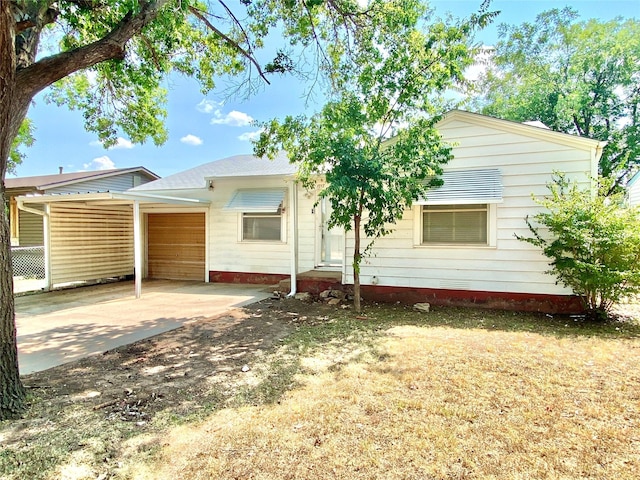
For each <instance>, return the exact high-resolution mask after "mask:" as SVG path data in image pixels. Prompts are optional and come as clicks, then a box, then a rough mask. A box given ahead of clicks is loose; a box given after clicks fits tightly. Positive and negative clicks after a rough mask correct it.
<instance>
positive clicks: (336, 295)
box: [329, 290, 346, 300]
mask: <svg viewBox="0 0 640 480" xmlns="http://www.w3.org/2000/svg"><path fill="white" fill-rule="evenodd" d="M329 296H330V297H333V298H339V299H340V300H343V299H344V297H346V293H344V292H343V291H342V290H331V292H330V293H329Z"/></svg>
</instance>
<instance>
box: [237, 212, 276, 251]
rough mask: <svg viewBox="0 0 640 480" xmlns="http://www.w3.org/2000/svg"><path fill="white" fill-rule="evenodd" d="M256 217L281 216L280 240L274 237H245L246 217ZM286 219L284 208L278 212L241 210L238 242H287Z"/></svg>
mask: <svg viewBox="0 0 640 480" xmlns="http://www.w3.org/2000/svg"><path fill="white" fill-rule="evenodd" d="M256 217H262V218H265V217H271V218H275V217H278V218H280V238H279V239H278V240H273V239H260V238H256V239H253V238H244V219H245V218H256ZM286 225H287V222H286V219H285V214H284V209H279V210H278V211H277V212H273V213H270V212H251V211H247V212H239V213H238V242H241V243H270V244H274V243H286V235H287V232H286Z"/></svg>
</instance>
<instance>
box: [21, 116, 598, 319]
mask: <svg viewBox="0 0 640 480" xmlns="http://www.w3.org/2000/svg"><path fill="white" fill-rule="evenodd" d="M438 128H439V130H440V132H441V134H442V136H443V138H444V140H446V141H448V142H450V143H452V144H453V145H454V147H453V154H454V159H453V160H452V161H451V162H450V163H449V164H448V165H447V167H446V169H445V173H444V176H443V178H444V185H443V186H442V187H440V188H438V189H435V190H433V191H432V192H431V193H430V194H429V195H427V198H423V199H420V201H418V202H416V203H415V204H414V205H412V206H411V207H410V208H408V209H407V210H406V212H405V215H404V217H403V219H402V220H400V221H399V222H398V223H397V224H396V226H395V228H394V230H393V232H392V233H391V234H390V235H388V236H386V237H384V238H381V239H378V240H377V241H376V243H375V246H374V247H373V250H372V254H371V256H369V257H367V258H366V259H365V261H364V262H363V265H362V267H361V273H360V278H361V282H362V294H363V296H364V297H365V298H371V299H378V300H394V301H395V300H401V301H426V302H431V303H446V304H475V305H482V306H487V307H496V308H507V309H527V310H538V311H545V312H550V313H553V312H570V311H576V310H579V309H580V302H578V299H577V297H575V296H574V295H573V292H571V291H569V290H567V289H566V288H564V287H562V286H560V285H557V284H556V281H555V278H554V277H552V276H550V275H548V274H547V273H545V272H546V271H547V270H548V268H549V266H548V260H547V259H546V258H545V257H544V256H543V255H542V254H541V252H540V250H539V249H537V248H535V247H533V246H532V245H530V244H528V243H525V242H522V241H519V240H517V239H516V238H515V234H519V235H527V234H528V228H527V225H526V223H525V217H526V216H527V215H534V214H535V213H536V212H538V211H540V208H541V207H540V206H539V205H537V204H536V203H535V202H534V201H533V198H532V195H536V196H542V195H545V194H546V193H547V188H546V185H547V183H548V182H549V181H550V180H551V179H552V175H553V173H554V172H555V171H562V172H564V173H566V174H567V176H568V177H569V178H571V179H575V180H577V181H578V182H579V183H580V184H582V185H584V186H585V187H586V188H590V187H591V185H592V183H591V178H594V177H595V176H596V174H597V165H598V160H599V157H600V155H601V153H602V148H603V146H604V144H603V143H602V142H598V141H594V140H591V139H586V138H580V137H575V136H572V135H567V134H562V133H557V132H553V131H551V130H549V129H546V128H542V127H541V126H535V125H525V124H519V123H515V122H510V121H505V120H499V119H495V118H491V117H486V116H482V115H478V114H474V113H469V112H464V111H458V110H454V111H451V112H449V113H447V114H446V115H445V116H444V118H443V119H442V120H441V122H440V123H439V126H438ZM295 173H296V170H295V168H294V166H292V165H291V164H290V163H289V162H288V160H287V158H286V156H284V155H281V156H280V157H278V158H276V159H275V160H273V161H269V160H266V159H260V158H256V157H254V156H251V155H240V156H235V157H230V158H226V159H222V160H218V161H214V162H211V163H207V164H205V165H201V166H199V167H196V168H192V169H189V170H186V171H183V172H180V173H176V174H174V175H170V176H168V177H165V178H162V179H159V180H156V181H153V182H149V183H146V184H144V185H140V186H138V187H135V188H133V189H130V190H128V191H127V192H123V193H122V194H115V193H112V194H110V196H108V197H107V196H105V195H102V196H99V195H98V194H96V195H93V196H91V195H84V196H82V197H78V196H68V197H67V198H61V197H60V196H58V197H57V198H56V197H54V196H51V195H43V196H40V197H30V198H23V199H22V200H23V204H25V205H32V204H46V205H49V207H48V209H49V212H50V213H49V214H50V225H51V232H50V235H51V240H52V246H51V253H50V257H51V267H50V269H51V271H52V272H51V274H52V275H54V276H55V272H54V270H56V268H57V269H59V268H62V267H63V265H61V264H57V263H56V259H55V257H56V256H57V255H58V253H56V248H60V247H56V248H54V245H55V244H56V240H55V238H54V237H56V236H57V235H61V234H64V232H65V231H68V229H67V230H63V231H61V232H60V233H57V231H56V229H55V228H54V225H55V223H56V221H57V220H56V218H57V217H58V216H59V215H60V214H59V213H58V209H63V208H65V209H66V210H69V209H75V208H80V209H86V208H88V207H87V206H89V205H95V207H96V208H98V207H99V208H102V209H105V212H106V211H107V210H109V209H116V210H117V209H124V210H126V211H127V212H133V213H132V214H131V215H130V216H129V217H128V218H133V227H132V230H133V231H134V237H135V239H134V242H133V246H131V247H130V250H133V254H134V257H135V259H134V263H135V264H136V268H135V271H136V274H137V275H136V277H137V278H142V277H149V278H169V279H172V278H173V279H194V280H201V281H202V280H204V281H211V282H214V281H222V282H252V283H256V282H259V283H265V284H275V283H277V282H278V281H281V280H282V279H287V278H290V279H291V280H292V282H291V284H292V291H295V290H296V288H297V287H299V286H301V285H303V282H302V281H301V280H302V279H303V278H304V277H305V274H306V273H307V272H320V273H328V274H329V275H331V274H333V275H336V276H337V279H338V280H339V281H340V282H341V283H342V284H344V285H349V284H352V283H353V272H352V270H351V268H350V265H351V261H350V259H351V258H352V253H353V235H352V234H350V233H347V234H345V233H344V232H343V231H341V230H339V229H328V228H327V219H328V217H329V215H330V213H331V212H330V208H329V204H328V203H323V202H320V203H318V196H317V193H318V191H317V190H316V191H307V190H305V189H303V188H302V186H301V185H299V184H298V183H297V181H296V175H295ZM190 202H191V203H190ZM63 206H64V207H63ZM105 215H106V213H105ZM77 232H78V229H77V228H76V229H75V233H74V237H78V234H77ZM136 232H137V233H136ZM67 239H68V240H69V241H71V240H74V241H76V243H74V245H75V247H74V248H75V250H76V252H79V251H81V250H82V249H83V248H87V249H89V250H91V251H93V250H92V248H93V247H92V245H93V244H92V242H93V237H92V236H88V237H87V240H86V241H85V244H86V247H81V246H80V244H79V243H77V242H78V240H77V238H74V239H71V238H69V237H67ZM83 241H84V240H83ZM65 244H66V243H65V242H62V245H65ZM65 248H66V247H65ZM130 250H128V251H129V252H130ZM118 255H120V250H119V249H118V248H114V249H113V250H112V251H110V252H109V254H108V255H106V256H99V257H96V258H95V260H96V261H99V262H100V263H101V264H103V265H106V264H108V262H110V261H116V259H117V258H118ZM76 256H77V253H76ZM87 260H88V259H87ZM55 265H58V266H57V267H55V268H54V266H55ZM52 283H55V282H52ZM137 285H138V282H137ZM138 291H139V290H138Z"/></svg>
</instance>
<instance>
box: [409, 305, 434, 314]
mask: <svg viewBox="0 0 640 480" xmlns="http://www.w3.org/2000/svg"><path fill="white" fill-rule="evenodd" d="M413 308H414V309H416V310H418V311H419V312H426V313H429V308H431V305H430V304H428V303H416V304H415V305H414V306H413Z"/></svg>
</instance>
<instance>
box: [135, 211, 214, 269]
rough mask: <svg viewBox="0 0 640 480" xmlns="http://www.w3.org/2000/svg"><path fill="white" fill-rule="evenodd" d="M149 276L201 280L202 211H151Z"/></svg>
mask: <svg viewBox="0 0 640 480" xmlns="http://www.w3.org/2000/svg"><path fill="white" fill-rule="evenodd" d="M147 222H148V223H147V238H148V244H147V247H148V248H147V262H148V263H147V265H148V275H149V278H166V279H171V280H204V277H205V262H204V252H205V234H204V213H150V214H149V215H148V217H147Z"/></svg>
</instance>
